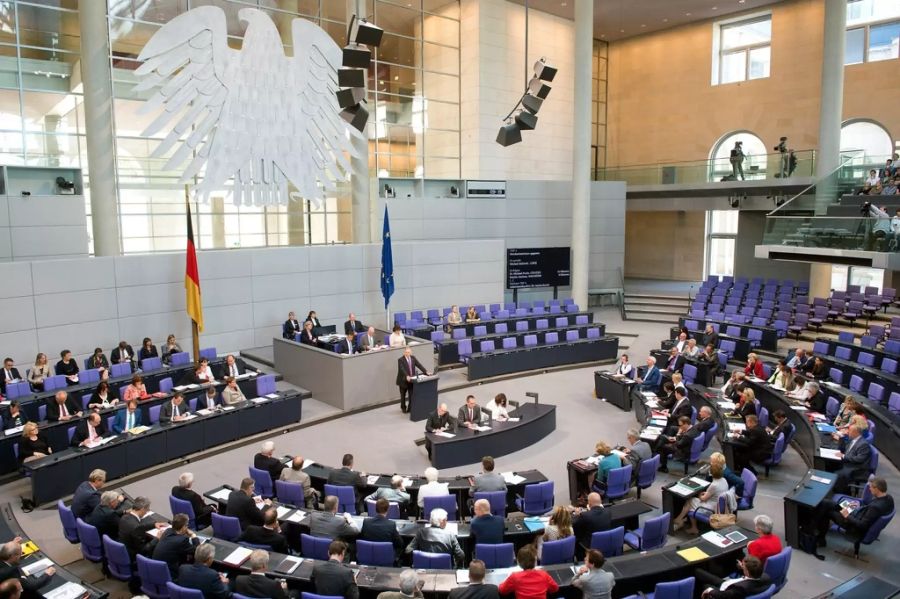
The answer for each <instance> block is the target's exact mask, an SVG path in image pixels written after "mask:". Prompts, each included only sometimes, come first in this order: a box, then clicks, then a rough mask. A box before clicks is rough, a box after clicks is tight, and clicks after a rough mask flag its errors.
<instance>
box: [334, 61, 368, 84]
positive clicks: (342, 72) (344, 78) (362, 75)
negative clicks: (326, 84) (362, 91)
mask: <svg viewBox="0 0 900 599" xmlns="http://www.w3.org/2000/svg"><path fill="white" fill-rule="evenodd" d="M368 66H369V65H366V67H368ZM338 85H339V86H341V87H365V86H366V71H365V70H364V69H345V68H340V69H338Z"/></svg>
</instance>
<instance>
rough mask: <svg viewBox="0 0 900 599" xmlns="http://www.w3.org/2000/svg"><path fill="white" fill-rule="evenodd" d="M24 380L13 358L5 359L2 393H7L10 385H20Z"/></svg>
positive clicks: (0, 390)
mask: <svg viewBox="0 0 900 599" xmlns="http://www.w3.org/2000/svg"><path fill="white" fill-rule="evenodd" d="M21 380H22V375H20V374H19V369H18V368H16V366H15V362H14V361H13V359H12V358H5V359H4V360H3V376H2V377H0V392H3V393H4V394H5V393H6V385H8V384H9V383H18V382H19V381H21Z"/></svg>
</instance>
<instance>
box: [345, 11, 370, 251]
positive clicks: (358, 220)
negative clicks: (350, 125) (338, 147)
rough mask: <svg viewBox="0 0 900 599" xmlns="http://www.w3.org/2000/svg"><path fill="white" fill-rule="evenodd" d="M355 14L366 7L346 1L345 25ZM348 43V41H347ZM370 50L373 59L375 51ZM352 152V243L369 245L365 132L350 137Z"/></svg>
mask: <svg viewBox="0 0 900 599" xmlns="http://www.w3.org/2000/svg"><path fill="white" fill-rule="evenodd" d="M354 14H356V15H358V16H361V17H366V16H367V14H366V7H365V3H364V2H363V0H347V24H348V25H349V24H350V19H351V17H353V15H354ZM347 42H348V43H349V42H350V40H347ZM371 50H372V55H373V58H374V54H375V50H374V48H373V49H371ZM366 109H367V110H368V111H369V125H370V126H372V123H373V122H374V120H375V105H374V104H368V105H367V106H366ZM350 140H351V143H352V144H353V151H354V153H355V154H357V156H351V157H350V198H351V212H352V214H353V243H371V242H372V228H371V224H370V220H371V213H372V207H371V205H370V198H369V138H368V134H367V133H366V132H363V134H362V137H356V136H352V137H351V138H350Z"/></svg>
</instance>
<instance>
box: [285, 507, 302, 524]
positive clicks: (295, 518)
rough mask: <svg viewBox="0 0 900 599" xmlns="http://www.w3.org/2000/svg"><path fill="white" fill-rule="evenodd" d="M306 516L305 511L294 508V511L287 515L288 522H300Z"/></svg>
mask: <svg viewBox="0 0 900 599" xmlns="http://www.w3.org/2000/svg"><path fill="white" fill-rule="evenodd" d="M305 517H306V512H304V511H301V510H294V513H293V514H291V515H290V516H288V517H287V521H288V522H295V523H297V524H300V523H301V522H302V521H303V518H305Z"/></svg>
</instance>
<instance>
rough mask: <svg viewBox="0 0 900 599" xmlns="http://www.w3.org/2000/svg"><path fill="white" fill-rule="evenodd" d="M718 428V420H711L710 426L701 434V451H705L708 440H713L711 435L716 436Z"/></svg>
mask: <svg viewBox="0 0 900 599" xmlns="http://www.w3.org/2000/svg"><path fill="white" fill-rule="evenodd" d="M718 430H719V423H718V422H713V423H712V426H711V427H709V428H708V429H707V431H706V434H704V435H703V451H706V448H707V447H709V444H710V442H711V441H712V440H713V437H715V436H716V432H718Z"/></svg>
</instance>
